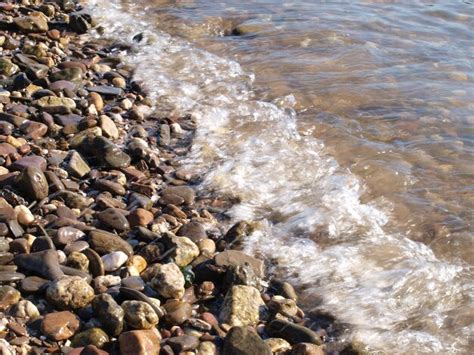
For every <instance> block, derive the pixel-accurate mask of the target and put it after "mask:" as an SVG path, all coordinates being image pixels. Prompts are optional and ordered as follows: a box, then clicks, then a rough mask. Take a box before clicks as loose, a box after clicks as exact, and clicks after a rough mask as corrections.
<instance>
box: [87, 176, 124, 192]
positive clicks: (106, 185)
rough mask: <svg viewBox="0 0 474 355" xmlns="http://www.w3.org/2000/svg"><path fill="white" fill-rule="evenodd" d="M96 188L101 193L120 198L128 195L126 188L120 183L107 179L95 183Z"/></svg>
mask: <svg viewBox="0 0 474 355" xmlns="http://www.w3.org/2000/svg"><path fill="white" fill-rule="evenodd" d="M94 188H96V189H97V190H100V191H107V192H110V193H111V194H113V195H119V196H123V195H125V194H126V193H127V190H126V189H125V187H123V186H122V185H120V184H119V183H117V182H114V181H110V180H105V179H99V180H96V181H95V183H94Z"/></svg>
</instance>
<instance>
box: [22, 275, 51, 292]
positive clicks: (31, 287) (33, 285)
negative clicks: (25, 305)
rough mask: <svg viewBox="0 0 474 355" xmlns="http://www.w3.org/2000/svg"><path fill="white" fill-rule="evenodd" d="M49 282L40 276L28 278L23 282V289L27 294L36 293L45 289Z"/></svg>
mask: <svg viewBox="0 0 474 355" xmlns="http://www.w3.org/2000/svg"><path fill="white" fill-rule="evenodd" d="M48 282H49V281H48V280H46V279H43V278H41V277H38V276H28V277H26V278H24V279H23V280H22V281H21V289H22V290H23V291H25V292H31V293H35V292H38V291H40V290H42V289H44V288H45V286H46V285H47V284H48Z"/></svg>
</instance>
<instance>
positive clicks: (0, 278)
mask: <svg viewBox="0 0 474 355" xmlns="http://www.w3.org/2000/svg"><path fill="white" fill-rule="evenodd" d="M24 278H25V275H23V274H21V273H19V272H8V271H0V283H7V282H16V281H20V280H23V279H24Z"/></svg>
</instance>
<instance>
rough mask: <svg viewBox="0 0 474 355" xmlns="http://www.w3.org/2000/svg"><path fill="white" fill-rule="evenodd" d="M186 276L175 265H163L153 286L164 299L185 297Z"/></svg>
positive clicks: (152, 283) (153, 280) (154, 279)
mask: <svg viewBox="0 0 474 355" xmlns="http://www.w3.org/2000/svg"><path fill="white" fill-rule="evenodd" d="M184 284H185V280H184V276H183V274H182V273H181V270H180V269H179V267H178V265H176V264H174V263H169V264H164V265H161V266H160V267H159V268H158V270H157V272H156V275H155V277H154V278H153V279H152V280H151V286H152V287H153V288H154V289H155V290H156V291H157V292H158V293H159V294H160V295H161V296H162V297H164V298H181V297H183V295H184Z"/></svg>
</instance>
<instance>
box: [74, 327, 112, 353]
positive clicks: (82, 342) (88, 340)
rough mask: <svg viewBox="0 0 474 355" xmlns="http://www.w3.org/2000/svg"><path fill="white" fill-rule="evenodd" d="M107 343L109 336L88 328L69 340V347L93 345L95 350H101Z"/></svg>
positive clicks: (97, 329) (101, 331) (98, 329)
mask: <svg viewBox="0 0 474 355" xmlns="http://www.w3.org/2000/svg"><path fill="white" fill-rule="evenodd" d="M108 342H109V336H108V335H107V334H106V333H105V332H104V331H103V330H102V329H100V328H90V329H87V330H85V331H83V332H80V333H77V334H76V335H74V337H72V339H71V346H73V347H75V348H76V347H82V346H87V345H94V346H96V347H97V348H99V349H101V348H103V347H104V346H105V345H106V344H107V343H108Z"/></svg>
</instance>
